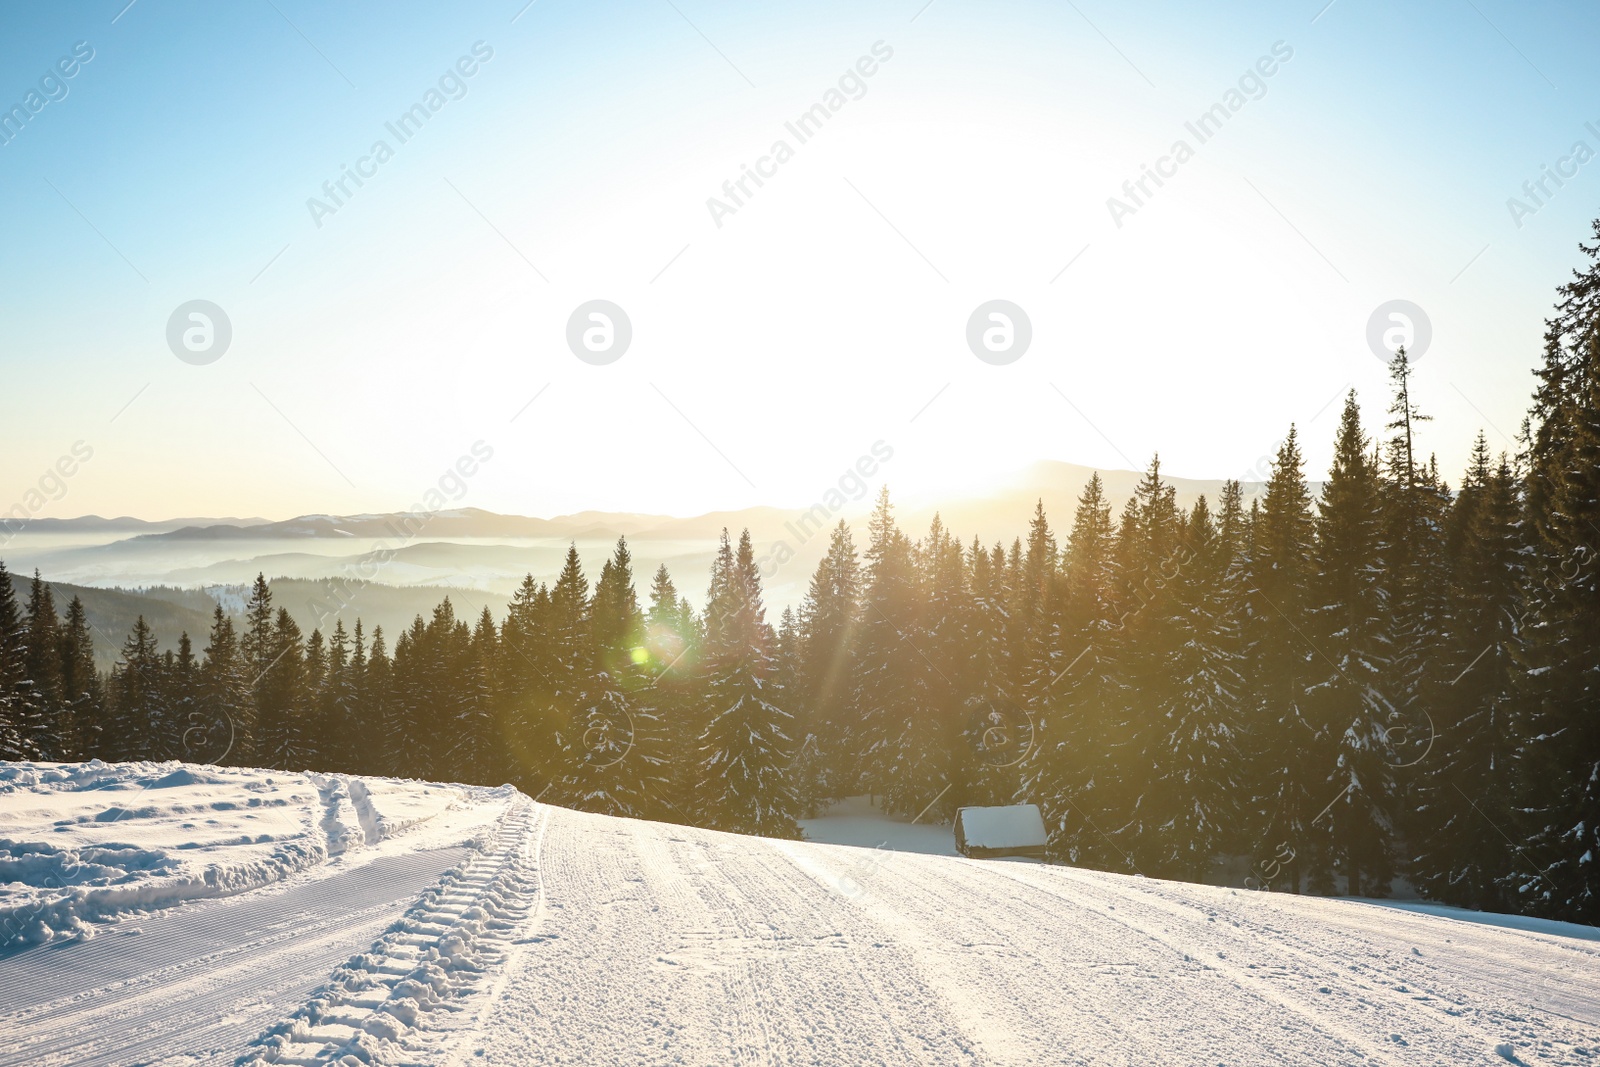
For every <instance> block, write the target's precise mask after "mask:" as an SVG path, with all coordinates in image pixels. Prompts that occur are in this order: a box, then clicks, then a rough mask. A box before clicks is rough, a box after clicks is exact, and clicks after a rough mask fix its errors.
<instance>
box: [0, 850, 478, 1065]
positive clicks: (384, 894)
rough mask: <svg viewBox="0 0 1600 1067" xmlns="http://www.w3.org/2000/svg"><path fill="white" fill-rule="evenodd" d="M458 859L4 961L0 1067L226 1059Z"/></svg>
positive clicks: (430, 854) (322, 885)
mask: <svg viewBox="0 0 1600 1067" xmlns="http://www.w3.org/2000/svg"><path fill="white" fill-rule="evenodd" d="M464 855H465V852H464V850H462V849H438V850H430V851H425V852H413V853H408V854H404V855H400V856H387V857H382V858H379V859H376V860H374V861H373V862H371V863H368V864H366V865H364V866H360V867H356V868H354V869H352V870H348V871H344V872H342V873H340V874H336V875H332V876H329V877H326V878H318V879H315V880H310V881H306V882H304V883H302V884H299V885H296V886H294V887H292V888H290V889H288V890H286V891H284V892H281V893H265V892H257V893H247V894H244V895H242V896H239V897H233V898H228V899H225V900H211V901H204V902H201V903H197V904H190V905H185V906H182V907H177V908H172V909H169V910H167V911H163V912H161V913H159V914H156V915H152V916H150V917H147V918H142V919H139V920H137V921H134V922H129V923H126V924H124V925H122V926H120V927H114V928H113V929H112V930H111V932H109V933H106V934H104V935H102V936H100V937H96V938H95V939H93V940H92V941H78V942H73V943H69V944H64V945H41V946H39V947H37V948H33V949H29V950H27V951H26V952H23V953H21V954H19V955H16V956H12V957H9V958H7V959H5V960H3V961H0V1033H3V1034H5V1035H6V1036H5V1038H4V1040H3V1041H0V1067H12V1065H18V1067H20V1065H24V1064H27V1065H30V1067H32V1065H43V1064H56V1063H59V1064H67V1063H70V1064H75V1065H77V1064H83V1065H88V1064H106V1065H108V1067H117V1065H126V1064H133V1063H155V1062H161V1061H163V1060H165V1059H167V1058H169V1057H182V1058H184V1059H185V1060H187V1059H188V1058H191V1057H192V1058H193V1059H194V1060H197V1061H201V1062H205V1061H208V1060H211V1059H213V1058H214V1057H215V1058H217V1060H218V1061H219V1062H231V1061H232V1059H233V1058H234V1057H235V1056H237V1055H238V1054H239V1053H240V1052H241V1051H242V1050H243V1049H244V1046H245V1045H246V1044H247V1043H248V1042H249V1041H250V1040H251V1039H252V1038H254V1037H255V1036H256V1035H257V1034H259V1033H260V1032H261V1030H262V1029H263V1028H264V1027H266V1026H268V1025H270V1024H271V1023H272V1022H273V1020H275V1019H278V1018H281V1017H282V1016H284V1015H285V1014H287V1013H289V1012H291V1011H293V1010H294V1009H295V1007H296V1006H297V1005H300V1004H303V1003H305V1000H306V998H307V997H308V996H309V995H310V994H311V992H312V991H313V990H314V989H315V988H316V987H317V986H318V985H320V984H321V983H322V982H324V981H326V976H327V973H328V972H329V971H330V970H331V969H332V968H333V967H334V966H335V965H336V964H337V963H339V962H340V961H341V960H343V959H345V958H346V957H348V956H349V955H350V953H351V951H352V950H354V949H356V948H358V947H359V946H362V945H367V944H370V943H371V942H372V940H373V939H374V938H376V937H377V936H378V935H379V934H381V933H382V932H383V931H384V930H385V929H386V928H387V927H388V926H389V925H390V924H391V923H393V922H394V921H395V919H396V917H397V916H399V915H400V914H401V913H402V912H404V911H405V909H406V908H407V907H408V906H410V905H411V903H412V902H413V901H414V900H415V899H416V896H417V894H418V893H419V892H421V891H422V890H423V889H424V888H426V887H427V886H430V885H432V884H434V883H435V882H437V881H438V880H439V878H440V876H441V875H442V874H443V873H444V872H445V871H446V870H447V869H449V868H450V867H452V866H453V865H455V864H456V863H458V862H460V860H461V858H462V857H463V856H464Z"/></svg>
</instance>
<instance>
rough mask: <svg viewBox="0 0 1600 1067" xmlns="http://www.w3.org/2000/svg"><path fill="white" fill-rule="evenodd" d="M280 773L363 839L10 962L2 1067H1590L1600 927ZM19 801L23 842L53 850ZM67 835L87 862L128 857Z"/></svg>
mask: <svg viewBox="0 0 1600 1067" xmlns="http://www.w3.org/2000/svg"><path fill="white" fill-rule="evenodd" d="M141 773H143V772H141ZM220 773H221V772H219V774H220ZM251 773H254V772H227V774H238V775H241V776H243V777H246V778H247V777H248V776H249V774H251ZM261 773H262V774H266V773H268V772H261ZM270 773H273V774H276V775H277V778H278V780H279V781H278V786H279V787H280V788H281V789H292V790H297V791H296V792H294V793H293V795H294V796H297V797H299V798H301V799H300V800H299V801H297V802H296V803H298V804H299V808H296V806H295V804H286V805H285V812H286V813H287V812H292V811H299V812H300V814H299V815H298V816H296V818H298V820H299V821H298V822H296V821H295V819H290V818H289V817H288V814H284V815H283V816H282V818H281V819H280V821H281V822H282V824H283V826H284V827H287V826H289V825H290V824H291V823H293V824H294V825H296V826H299V827H301V831H299V832H301V833H303V835H304V839H303V840H302V839H300V838H293V839H294V840H297V841H299V842H300V845H302V846H306V845H307V844H308V842H310V841H311V840H312V839H314V838H317V835H321V838H320V839H321V840H324V841H332V840H334V839H341V841H342V843H341V844H340V850H339V851H337V852H335V851H333V850H331V849H324V851H325V853H326V854H327V857H328V858H326V859H324V860H323V861H322V862H320V863H316V864H312V865H311V866H309V867H304V868H300V869H297V870H295V871H294V872H292V873H290V874H288V875H286V876H285V877H284V878H283V879H282V880H280V881H277V882H273V883H270V884H265V885H263V886H261V887H259V888H254V889H249V890H245V891H240V892H237V893H235V894H234V895H230V896H224V897H222V898H220V899H202V900H198V901H187V902H185V901H182V900H181V899H177V898H174V899H176V900H177V902H175V903H173V904H172V905H171V906H170V907H166V908H165V909H164V910H159V911H154V912H148V913H145V912H137V911H136V912H132V913H126V912H124V913H122V914H121V915H120V916H97V917H95V918H93V920H92V922H90V924H89V925H90V927H91V928H92V930H93V931H95V932H98V935H99V936H96V937H95V938H94V939H93V940H88V941H70V940H69V941H64V942H63V941H60V940H58V941H56V942H55V943H53V944H47V945H42V946H39V947H36V948H32V949H28V950H25V951H22V952H20V953H13V954H11V955H9V956H0V1034H4V1035H5V1036H4V1038H0V1065H3V1064H11V1063H18V1064H21V1063H29V1064H32V1063H118V1064H122V1063H154V1062H160V1063H185V1064H188V1063H197V1062H212V1061H215V1062H224V1063H227V1062H234V1061H236V1060H238V1061H241V1062H245V1063H333V1062H340V1061H341V1060H343V1061H344V1062H350V1063H354V1062H370V1063H379V1064H383V1063H420V1064H454V1065H457V1067H464V1065H468V1064H500V1065H511V1064H516V1065H519V1067H520V1065H527V1064H595V1065H619V1067H620V1065H628V1067H634V1065H646V1064H673V1065H689V1067H695V1065H702V1064H704V1065H723V1064H807V1065H823V1064H829V1065H831V1064H838V1065H850V1067H855V1065H860V1064H878V1063H883V1064H1019V1065H1022V1064H1026V1065H1030V1067H1031V1065H1035V1064H1141V1065H1143V1064H1151V1063H1161V1064H1195V1065H1200V1064H1205V1065H1216V1064H1230V1065H1234V1064H1238V1065H1246V1064H1308V1065H1310V1064H1315V1065H1318V1067H1322V1065H1328V1064H1361V1065H1366V1067H1371V1065H1384V1064H1388V1065H1395V1067H1399V1065H1408V1064H1439V1065H1446V1064H1448V1065H1451V1067H1455V1065H1459V1064H1474V1063H1477V1064H1504V1063H1507V1062H1516V1063H1523V1064H1527V1065H1533V1064H1572V1065H1577V1064H1583V1065H1587V1067H1594V1065H1595V1064H1597V1063H1600V943H1596V942H1594V941H1586V940H1580V939H1577V938H1570V937H1561V936H1554V935H1552V934H1549V933H1543V932H1524V931H1517V930H1507V929H1501V928H1497V927H1494V926H1489V925H1480V924H1475V923H1467V922H1460V921H1456V920H1453V919H1449V918H1443V917H1439V916H1436V915H1428V914H1417V913H1413V912H1409V911H1401V910H1396V909H1392V908H1385V907H1379V906H1375V905H1369V904H1362V903H1356V902H1350V901H1335V900H1318V899H1311V898H1298V897H1289V896H1283V895H1268V894H1259V893H1249V892H1245V891H1242V890H1230V889H1219V888H1209V887H1203V886H1192V885H1184V884H1179V883H1171V882H1157V881H1148V880H1145V879H1140V878H1129V877H1124V876H1120V875H1110V874H1100V873H1095V872H1088V871H1080V870H1074V869H1070V868H1061V867H1045V866H1041V865H1034V864H1023V863H1007V862H988V863H985V862H980V861H970V860H963V859H958V858H953V857H943V856H930V855H919V854H911V853H904V852H894V851H891V850H888V849H865V848H852V847H846V846H840V845H821V844H806V843H799V842H786V841H770V840H760V839H754V838H741V837H735V836H731V835H725V834H717V833H712V832H708V831H701V830H692V829H688V828H684V827H680V826H670V825H664V824H657V823H643V822H634V821H629V820H620V819H611V818H607V817H604V816H597V815H586V814H582V813H578V812H572V811H567V810H564V809H559V808H550V807H546V806H543V805H538V804H534V803H533V802H531V801H529V800H527V799H526V798H524V797H520V796H517V795H514V794H511V793H508V792H505V791H489V790H476V791H468V790H461V789H459V788H457V787H442V786H428V785H425V784H423V783H394V782H371V783H363V782H360V781H357V780H344V779H338V780H334V779H330V778H318V779H314V780H313V779H309V778H308V779H305V780H304V781H302V782H300V783H299V784H296V783H295V782H293V781H291V782H289V783H287V784H286V783H285V782H284V781H283V779H284V778H285V776H283V775H282V774H279V773H278V772H270ZM221 776H222V777H226V774H221ZM146 777H147V778H148V777H149V775H148V774H147V775H146ZM288 777H289V778H290V779H293V778H295V777H296V776H288ZM136 780H138V779H136V778H129V779H127V781H128V782H133V781H136ZM341 783H342V785H343V788H340V784H341ZM246 784H248V783H246ZM102 787H103V786H97V787H96V788H102ZM313 787H314V788H313ZM63 788H64V787H63ZM195 788H200V787H199V786H196V787H195ZM207 788H211V789H213V790H219V789H223V788H224V787H223V786H220V785H216V784H215V783H213V784H211V785H210V786H207ZM241 788H242V786H241ZM22 791H24V792H29V793H30V795H29V796H28V797H27V798H25V800H23V801H18V802H16V803H15V804H8V803H7V802H8V799H9V797H8V795H7V794H4V793H0V844H3V845H5V846H6V847H9V848H11V850H12V851H13V852H15V853H18V854H21V853H22V852H26V851H27V850H28V849H32V850H33V851H32V852H27V854H28V855H32V856H37V855H40V854H42V853H40V852H39V849H40V848H42V847H43V846H40V845H38V844H37V843H35V844H30V845H26V846H24V845H21V844H18V841H20V840H21V838H19V837H18V835H17V820H18V819H20V820H22V821H26V820H27V819H39V818H40V813H41V812H46V811H47V810H48V809H50V808H51V805H50V804H48V803H45V802H44V800H45V799H47V798H41V797H40V796H39V795H38V790H32V791H29V790H22ZM152 792H153V790H152ZM13 795H14V794H13ZM143 803H145V806H146V807H147V808H152V807H153V809H154V810H153V814H151V815H150V816H149V818H151V819H153V820H155V823H157V824H162V825H166V824H168V823H170V821H171V819H170V818H168V816H171V818H178V817H181V816H180V815H176V814H173V812H175V811H177V809H178V808H180V807H184V806H185V805H180V804H176V803H175V802H171V803H168V805H167V807H166V808H162V806H161V804H153V805H152V803H151V802H149V800H148V797H145V798H144V801H143ZM98 804H99V802H98V801H97V802H96V803H95V804H89V803H88V802H86V801H82V800H81V798H80V799H79V800H70V799H69V800H68V801H63V802H62V803H61V804H60V805H57V807H58V808H59V809H60V810H64V811H67V812H69V813H70V812H71V811H73V810H75V806H76V807H77V808H83V809H84V810H89V809H91V808H95V807H96V806H97V805H98ZM345 804H352V805H353V806H354V809H355V810H354V812H353V813H346V814H340V812H341V811H342V810H343V809H342V806H343V805H345ZM187 806H188V807H193V805H187ZM229 810H231V809H229ZM14 811H20V812H23V813H24V814H23V815H21V816H17V818H15V819H12V818H11V816H12V815H13V813H14ZM163 812H166V814H163ZM8 819H10V820H11V821H9V822H8V821H7V820H8ZM163 820H166V822H163ZM49 825H51V824H50V821H49V820H46V821H45V822H44V823H42V824H41V825H40V826H39V827H38V830H39V833H38V834H36V835H34V836H36V837H40V836H45V835H46V831H47V830H48V828H49ZM66 825H68V826H69V830H70V832H67V833H64V834H62V835H60V836H64V837H67V838H69V839H71V838H72V837H73V835H74V834H80V835H87V836H86V837H85V840H83V841H81V842H76V844H75V845H74V848H75V849H76V851H75V852H74V853H73V854H74V855H87V854H89V853H90V852H93V851H94V850H95V849H99V850H100V851H99V852H96V853H95V854H96V855H101V856H103V855H105V854H108V851H107V850H110V851H115V848H118V847H125V846H126V845H127V843H126V842H118V841H115V840H113V838H116V837H118V836H119V834H118V832H117V830H116V828H115V827H112V828H107V827H106V826H104V825H103V824H97V823H95V822H94V820H93V819H92V818H89V819H88V820H86V821H85V820H82V819H79V820H78V821H70V820H69V821H68V822H67V823H66ZM218 833H219V835H220V834H222V831H221V830H219V831H218ZM95 835H98V836H95ZM123 836H129V837H130V838H131V839H134V840H136V842H137V844H138V845H139V847H140V848H142V849H144V850H145V851H146V852H151V851H154V852H157V853H161V849H160V848H158V847H157V845H158V843H159V839H160V838H161V836H162V835H161V833H160V832H158V831H156V830H154V829H150V830H138V829H137V828H135V829H131V830H129V831H128V834H126V835H123ZM222 836H223V837H226V835H222ZM258 836H259V835H258ZM88 837H94V840H92V841H91V840H88ZM279 837H280V840H278V841H277V842H276V844H274V845H273V847H274V848H281V847H284V845H285V842H286V841H289V840H290V839H291V838H292V837H293V835H291V834H289V832H288V831H287V830H281V831H280V835H279ZM219 839H220V838H219ZM228 839H229V840H232V838H228ZM240 840H243V839H242V838H241V839H240ZM169 844H171V847H172V849H173V850H181V844H180V843H169ZM208 847H209V846H208ZM248 847H250V848H257V849H259V848H261V847H264V846H263V845H262V844H261V843H260V842H258V841H256V840H254V839H252V840H250V841H249V842H248ZM221 850H222V846H220V845H219V846H217V849H216V850H214V852H213V855H212V857H211V862H213V863H217V862H221V855H220V853H221ZM163 855H165V854H164V853H163ZM0 859H3V856H0ZM30 862H31V861H30ZM177 863H178V861H177V860H169V859H160V860H158V861H151V862H150V863H148V864H146V866H148V867H149V868H151V870H154V871H156V872H157V873H156V874H148V873H147V874H141V875H140V877H141V878H146V879H147V880H148V879H157V880H159V879H162V878H164V879H167V882H171V881H172V879H173V877H174V875H173V874H172V872H173V871H174V870H181V869H180V868H179V867H175V866H174V864H177ZM60 866H61V865H60V864H57V865H56V867H55V868H52V869H59V867H60ZM36 867H37V864H35V865H34V866H33V867H28V866H26V865H23V866H22V867H19V868H18V869H27V870H34V869H35V868H36ZM39 869H42V868H39ZM161 872H165V873H161ZM103 880H105V881H107V882H108V884H109V883H113V882H114V881H115V880H114V879H112V878H110V876H105V878H104V879H103ZM134 881H135V883H137V884H142V883H140V882H139V880H138V879H134ZM167 882H164V883H162V884H167ZM185 884H187V883H185ZM44 892H45V890H44V889H42V888H40V887H38V886H33V887H26V886H20V887H19V886H16V885H13V886H10V887H0V905H4V904H5V903H6V902H7V901H6V897H7V895H8V894H10V895H12V896H17V895H19V894H20V895H22V896H26V895H27V894H29V893H32V894H34V896H36V897H37V896H39V895H40V894H42V893H44ZM146 895H148V894H146ZM134 928H137V929H138V930H140V931H141V932H140V933H138V934H137V935H136V936H134V935H131V934H130V933H129V931H130V930H131V929H134ZM346 1057H354V1058H353V1059H348V1060H347V1059H345V1058H346Z"/></svg>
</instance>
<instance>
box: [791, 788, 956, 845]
mask: <svg viewBox="0 0 1600 1067" xmlns="http://www.w3.org/2000/svg"><path fill="white" fill-rule="evenodd" d="M800 828H801V829H802V830H803V831H804V832H805V838H806V840H807V841H819V842H823V843H825V844H830V845H860V846H862V847H864V848H888V849H893V850H894V851H896V852H920V853H922V854H924V855H928V856H954V855H955V854H956V842H955V837H954V835H953V833H952V831H951V829H950V826H949V825H948V824H940V823H933V824H929V823H928V822H926V821H924V822H918V823H913V822H911V820H909V819H902V818H895V817H894V816H889V815H885V814H884V813H883V812H882V811H880V810H879V809H878V808H877V807H875V806H874V805H873V804H872V801H871V799H870V798H868V797H864V796H861V797H850V798H849V799H847V800H841V801H839V802H838V803H837V804H834V805H832V806H830V807H829V808H828V809H827V810H826V811H824V812H823V813H822V815H821V816H820V817H819V818H815V819H802V820H800Z"/></svg>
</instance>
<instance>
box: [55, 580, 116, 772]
mask: <svg viewBox="0 0 1600 1067" xmlns="http://www.w3.org/2000/svg"><path fill="white" fill-rule="evenodd" d="M61 695H62V702H63V703H62V708H63V712H64V716H65V718H64V721H63V722H62V727H61V728H62V731H63V734H64V739H63V746H62V747H63V748H64V749H65V751H66V753H67V757H66V758H68V759H90V758H93V757H94V756H96V755H98V754H99V753H100V750H101V749H100V746H101V743H102V742H101V734H102V731H103V729H104V726H105V723H104V716H105V696H104V692H103V690H102V686H101V684H100V674H99V672H98V671H97V670H96V669H95V665H94V638H93V635H92V634H91V633H90V632H89V616H88V613H87V612H86V611H85V610H84V607H83V601H82V600H81V599H79V598H78V597H76V596H74V597H73V598H72V602H71V603H69V604H68V605H67V620H66V623H65V625H63V626H62V628H61Z"/></svg>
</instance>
